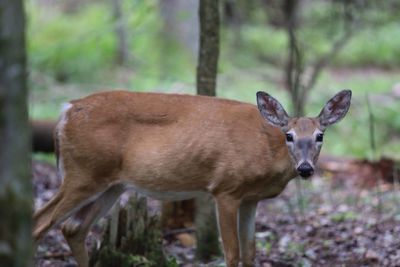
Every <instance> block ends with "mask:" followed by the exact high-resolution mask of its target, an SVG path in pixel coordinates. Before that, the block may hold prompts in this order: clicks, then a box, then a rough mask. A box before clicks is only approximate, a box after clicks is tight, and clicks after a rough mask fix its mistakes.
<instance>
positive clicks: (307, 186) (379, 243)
mask: <svg viewBox="0 0 400 267" xmlns="http://www.w3.org/2000/svg"><path fill="white" fill-rule="evenodd" d="M356 179H357V176H352V177H340V176H337V175H333V174H332V173H327V172H324V173H321V172H320V173H319V174H317V175H315V177H313V178H312V179H311V180H308V181H299V180H294V181H292V182H291V183H289V185H288V187H287V188H286V190H285V191H284V192H283V193H282V194H281V195H280V196H279V197H277V198H275V199H271V200H265V201H262V202H260V203H259V205H258V209H257V222H256V243H257V255H256V262H255V266H262V267H269V266H271V267H275V266H276V267H284V266H288V267H289V266H393V267H394V266H400V238H399V236H400V194H399V192H398V191H399V189H398V187H399V186H398V183H394V184H393V183H391V184H389V183H384V182H382V181H380V182H377V183H376V181H375V182H373V183H372V184H371V183H369V184H368V185H366V183H362V185H360V183H359V182H357V181H355V180H356ZM33 183H34V189H35V207H40V206H42V205H43V204H44V203H45V202H46V201H48V199H50V198H51V196H52V195H53V194H54V193H55V192H56V191H57V188H58V187H59V185H60V180H59V179H58V178H57V175H56V173H55V168H54V166H52V165H50V164H48V163H43V162H38V161H34V163H33ZM299 188H300V190H299ZM157 203H158V202H155V201H149V204H148V205H149V208H150V209H151V210H152V212H153V213H154V212H155V213H157V211H159V204H157ZM104 222H105V221H104V220H101V221H100V222H99V223H98V224H97V225H96V226H94V227H93V229H92V231H91V233H90V234H89V237H88V238H87V244H88V246H89V247H90V248H94V247H96V246H98V245H99V243H100V236H101V233H102V228H103V225H104ZM184 232H185V231H184ZM186 235H189V236H191V235H192V234H190V231H189V232H188V233H186ZM181 237H182V236H181ZM181 237H180V238H170V237H169V238H167V239H165V240H164V250H165V252H166V253H167V254H168V255H171V256H174V257H175V258H176V259H177V262H178V263H179V266H186V267H188V266H223V261H222V258H220V259H216V261H215V262H213V263H208V264H204V263H197V262H195V261H194V251H195V248H194V246H193V245H192V244H191V243H190V242H188V244H185V242H182V240H184V239H182V238H181ZM189 240H190V238H189ZM35 266H37V267H49V266H63V267H66V266H69V267H73V266H76V263H75V262H74V260H73V258H72V257H71V253H70V251H69V248H68V246H67V244H66V242H65V241H64V239H63V237H62V235H61V233H60V231H59V230H58V229H54V230H51V231H50V232H49V233H48V234H47V235H46V236H45V237H44V239H43V240H42V241H41V242H40V243H39V247H38V250H37V253H36V258H35Z"/></svg>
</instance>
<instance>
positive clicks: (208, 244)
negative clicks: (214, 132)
mask: <svg viewBox="0 0 400 267" xmlns="http://www.w3.org/2000/svg"><path fill="white" fill-rule="evenodd" d="M199 19H200V46H199V57H198V64H197V94H199V95H208V96H215V95H216V84H217V69H218V56H219V25H220V19H219V1H218V0H200V6H199ZM196 208H197V211H196V212H197V213H196V218H195V222H196V230H197V250H196V254H197V258H198V259H200V260H203V261H204V260H210V259H211V258H212V256H215V255H220V250H219V243H218V228H217V223H216V214H215V204H214V202H213V199H212V198H211V197H209V198H202V199H197V200H196Z"/></svg>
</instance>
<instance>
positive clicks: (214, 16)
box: [197, 0, 219, 96]
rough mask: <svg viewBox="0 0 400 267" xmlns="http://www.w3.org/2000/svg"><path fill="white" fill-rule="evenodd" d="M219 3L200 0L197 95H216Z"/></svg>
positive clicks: (212, 0) (214, 0) (216, 0)
mask: <svg viewBox="0 0 400 267" xmlns="http://www.w3.org/2000/svg"><path fill="white" fill-rule="evenodd" d="M218 7H219V1H218V0H200V6H199V17H200V47H199V58H198V64H197V94H199V95H209V96H215V95H216V90H215V88H216V83H217V68H218V56H219V8H218Z"/></svg>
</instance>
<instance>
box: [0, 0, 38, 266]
mask: <svg viewBox="0 0 400 267" xmlns="http://www.w3.org/2000/svg"><path fill="white" fill-rule="evenodd" d="M25 51H26V50H25V13H24V8H23V0H12V1H10V0H0V144H1V149H0V266H32V242H31V235H32V234H31V216H32V184H31V178H30V157H31V152H30V151H31V143H30V140H31V136H30V130H29V123H28V111H27V103H26V101H27V84H26V76H27V75H26V54H25V53H26V52H25Z"/></svg>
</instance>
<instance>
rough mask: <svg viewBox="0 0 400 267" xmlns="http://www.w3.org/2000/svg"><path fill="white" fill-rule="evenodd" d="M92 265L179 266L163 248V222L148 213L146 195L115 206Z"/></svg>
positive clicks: (123, 266) (126, 266)
mask: <svg viewBox="0 0 400 267" xmlns="http://www.w3.org/2000/svg"><path fill="white" fill-rule="evenodd" d="M90 266H96V267H114V266H115V267H133V266H145V267H152V266H154V267H156V266H157V267H158V266H161V267H162V266H171V267H172V266H177V264H176V263H175V261H174V260H167V259H166V257H165V255H164V253H163V251H162V234H161V230H160V223H159V220H158V218H157V217H156V216H149V215H148V214H147V201H146V198H144V197H136V196H133V197H131V198H130V200H129V203H128V205H127V206H126V207H125V208H119V207H116V208H114V210H113V214H112V216H111V218H110V219H109V221H108V225H107V229H106V232H105V234H104V236H103V240H102V244H101V246H100V249H99V250H97V251H95V252H94V253H93V254H92V257H91V259H90Z"/></svg>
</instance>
